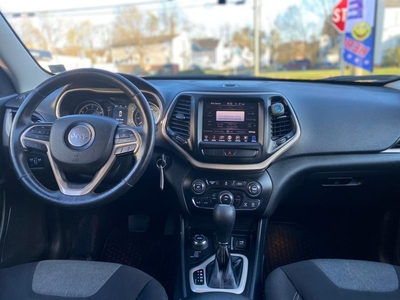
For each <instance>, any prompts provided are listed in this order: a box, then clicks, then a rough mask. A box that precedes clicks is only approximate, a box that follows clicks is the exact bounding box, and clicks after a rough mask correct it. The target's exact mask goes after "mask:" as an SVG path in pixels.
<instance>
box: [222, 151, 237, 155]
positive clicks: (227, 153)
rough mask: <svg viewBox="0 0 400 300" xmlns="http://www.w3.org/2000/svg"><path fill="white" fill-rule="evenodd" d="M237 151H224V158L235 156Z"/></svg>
mask: <svg viewBox="0 0 400 300" xmlns="http://www.w3.org/2000/svg"><path fill="white" fill-rule="evenodd" d="M235 155H236V150H233V149H224V156H235Z"/></svg>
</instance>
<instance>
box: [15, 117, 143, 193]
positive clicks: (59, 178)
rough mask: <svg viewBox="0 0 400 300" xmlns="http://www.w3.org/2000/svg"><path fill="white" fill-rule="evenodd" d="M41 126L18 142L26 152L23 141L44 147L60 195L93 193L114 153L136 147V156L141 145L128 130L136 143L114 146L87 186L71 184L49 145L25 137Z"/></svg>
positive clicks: (114, 158) (109, 166) (137, 138)
mask: <svg viewBox="0 0 400 300" xmlns="http://www.w3.org/2000/svg"><path fill="white" fill-rule="evenodd" d="M43 125H46V124H45V123H43V124H36V125H32V126H29V127H28V128H27V129H26V130H25V131H24V132H23V133H22V135H21V138H20V142H21V144H22V146H23V147H24V148H25V150H28V149H27V147H26V146H25V143H24V141H25V140H27V141H32V142H35V143H39V144H42V145H45V146H46V148H47V152H46V153H47V158H48V159H49V162H50V166H51V169H52V170H53V174H54V177H55V179H56V182H57V185H58V188H59V190H60V192H61V193H63V194H64V195H67V196H84V195H87V194H89V193H91V192H93V191H94V190H95V189H96V188H97V187H98V186H99V184H100V183H101V181H102V180H103V179H104V177H105V176H106V175H107V173H108V171H110V169H111V167H112V165H113V163H114V162H115V160H116V158H117V155H118V154H117V153H116V152H117V150H118V149H120V148H123V147H127V146H128V147H129V146H136V147H135V150H133V153H134V154H136V153H137V151H138V149H139V148H140V145H141V137H140V134H138V133H137V132H136V131H135V130H134V129H132V128H129V130H131V131H132V132H133V133H134V134H135V137H136V141H135V142H131V143H124V144H117V145H114V147H113V150H112V152H111V155H110V158H109V159H108V161H107V162H106V163H105V165H104V166H103V167H101V169H100V170H99V171H97V173H96V174H95V175H94V177H93V179H92V181H91V182H89V183H88V184H73V183H70V182H68V181H67V180H66V178H65V175H64V172H63V171H62V170H61V169H60V168H59V167H58V165H57V164H56V162H55V161H54V160H53V157H52V156H51V153H50V143H49V142H48V141H42V140H37V139H33V138H29V137H26V134H27V133H28V131H29V130H30V129H32V128H33V127H36V126H43ZM47 125H48V124H47ZM129 152H130V151H129ZM125 153H128V152H125Z"/></svg>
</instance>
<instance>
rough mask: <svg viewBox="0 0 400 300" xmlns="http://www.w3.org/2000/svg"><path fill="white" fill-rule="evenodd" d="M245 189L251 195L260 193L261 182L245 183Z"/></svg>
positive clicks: (254, 195)
mask: <svg viewBox="0 0 400 300" xmlns="http://www.w3.org/2000/svg"><path fill="white" fill-rule="evenodd" d="M247 191H248V192H249V194H250V195H251V196H253V197H256V196H258V195H260V194H261V184H259V183H258V182H257V181H251V182H249V183H248V184H247Z"/></svg>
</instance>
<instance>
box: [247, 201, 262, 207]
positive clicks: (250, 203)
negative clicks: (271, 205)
mask: <svg viewBox="0 0 400 300" xmlns="http://www.w3.org/2000/svg"><path fill="white" fill-rule="evenodd" d="M259 204H260V202H259V201H257V200H250V201H249V206H250V208H253V209H256V208H257V207H258V205H259Z"/></svg>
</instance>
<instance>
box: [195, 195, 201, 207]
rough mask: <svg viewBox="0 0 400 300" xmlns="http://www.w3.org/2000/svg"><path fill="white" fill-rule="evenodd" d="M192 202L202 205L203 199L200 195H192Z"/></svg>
mask: <svg viewBox="0 0 400 300" xmlns="http://www.w3.org/2000/svg"><path fill="white" fill-rule="evenodd" d="M193 203H194V205H196V206H198V207H201V206H202V205H203V201H202V200H201V198H200V197H193Z"/></svg>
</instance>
